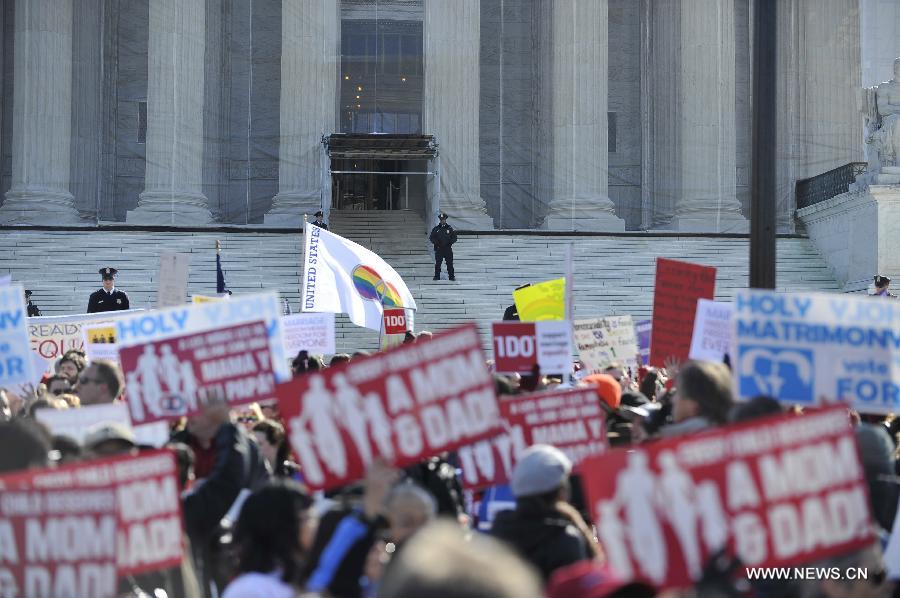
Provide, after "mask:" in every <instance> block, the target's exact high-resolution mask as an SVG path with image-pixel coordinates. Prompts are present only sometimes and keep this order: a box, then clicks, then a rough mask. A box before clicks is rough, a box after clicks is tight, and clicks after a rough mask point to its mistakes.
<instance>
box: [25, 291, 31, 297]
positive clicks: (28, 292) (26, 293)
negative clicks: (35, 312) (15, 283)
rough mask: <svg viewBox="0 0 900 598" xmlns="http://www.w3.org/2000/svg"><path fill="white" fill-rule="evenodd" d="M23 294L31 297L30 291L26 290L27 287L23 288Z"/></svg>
mask: <svg viewBox="0 0 900 598" xmlns="http://www.w3.org/2000/svg"><path fill="white" fill-rule="evenodd" d="M25 296H26V297H31V291H30V290H28V289H25Z"/></svg>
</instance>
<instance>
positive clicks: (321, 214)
mask: <svg viewBox="0 0 900 598" xmlns="http://www.w3.org/2000/svg"><path fill="white" fill-rule="evenodd" d="M324 215H325V214H323V213H322V210H319V211H318V212H316V213H315V214H313V216H324Z"/></svg>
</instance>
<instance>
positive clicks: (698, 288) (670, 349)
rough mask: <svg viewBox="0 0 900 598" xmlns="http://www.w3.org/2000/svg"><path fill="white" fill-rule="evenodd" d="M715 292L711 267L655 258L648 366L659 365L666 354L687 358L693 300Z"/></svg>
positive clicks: (714, 276) (695, 301)
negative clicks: (654, 284) (654, 282)
mask: <svg viewBox="0 0 900 598" xmlns="http://www.w3.org/2000/svg"><path fill="white" fill-rule="evenodd" d="M715 293H716V269H715V268H712V267H710V266H701V265H699V264H691V263H688V262H679V261H677V260H668V259H665V258H661V257H660V258H656V286H655V288H654V291H653V323H652V328H653V336H651V337H650V365H655V366H663V365H665V363H664V362H665V360H666V358H668V357H676V358H678V359H679V360H680V361H686V360H687V359H688V354H689V353H690V351H691V336H692V335H693V333H694V315H695V314H696V312H697V300H698V299H712V298H713V297H714V296H715Z"/></svg>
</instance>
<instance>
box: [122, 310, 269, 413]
mask: <svg viewBox="0 0 900 598" xmlns="http://www.w3.org/2000/svg"><path fill="white" fill-rule="evenodd" d="M119 359H120V361H121V363H122V371H123V372H124V373H125V398H126V400H127V402H128V408H129V411H130V412H131V421H132V422H133V423H134V424H144V423H150V422H155V421H160V420H164V419H169V418H173V417H181V416H184V415H192V414H194V413H197V412H198V411H200V409H201V408H202V407H203V403H204V402H205V401H206V400H207V397H209V398H217V399H220V400H225V401H227V402H228V403H229V404H230V405H244V404H247V403H254V402H256V401H264V400H266V399H272V398H274V394H273V393H274V391H275V375H274V373H273V370H272V354H271V351H270V349H269V338H268V333H267V332H266V325H265V323H264V322H262V321H259V322H252V323H248V324H239V325H237V326H227V327H224V328H216V329H214V330H208V331H206V332H198V333H194V334H188V335H186V336H180V337H176V338H170V339H167V340H162V341H153V342H149V343H146V344H143V345H134V346H131V347H122V348H120V349H119Z"/></svg>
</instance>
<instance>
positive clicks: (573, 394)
mask: <svg viewBox="0 0 900 598" xmlns="http://www.w3.org/2000/svg"><path fill="white" fill-rule="evenodd" d="M499 403H500V415H501V417H502V418H503V425H504V427H505V428H506V433H505V434H501V435H499V436H495V437H494V438H491V439H490V440H483V441H481V442H478V443H476V444H473V445H469V446H465V447H463V448H461V449H459V451H458V455H459V460H460V464H461V466H462V472H463V475H462V481H463V485H464V486H465V487H466V488H468V489H470V490H477V489H479V488H485V487H487V486H496V485H498V484H505V483H506V482H507V481H508V480H509V479H510V477H511V476H512V471H513V467H515V465H516V461H518V455H519V454H521V453H522V451H524V450H525V449H527V448H528V447H529V446H531V445H533V444H552V445H553V446H555V447H556V448H558V449H560V450H561V451H562V452H564V453H566V455H568V457H569V459H571V460H572V464H573V465H574V467H575V471H576V472H577V471H578V470H579V464H580V463H581V462H582V461H583V460H584V459H585V458H587V457H591V456H596V455H600V454H602V453H604V452H605V451H606V449H607V446H608V445H607V441H606V422H605V418H604V416H603V409H602V408H601V407H600V403H599V401H598V400H597V393H596V391H595V390H594V389H593V388H578V389H573V390H559V391H551V392H539V393H533V394H528V395H517V396H510V397H502V398H500V402H499Z"/></svg>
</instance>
